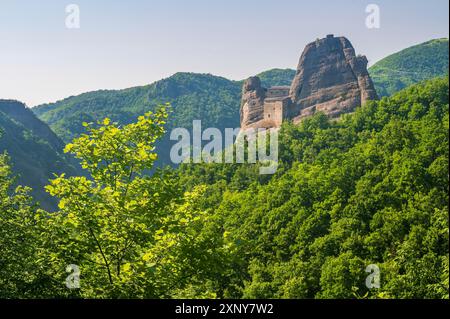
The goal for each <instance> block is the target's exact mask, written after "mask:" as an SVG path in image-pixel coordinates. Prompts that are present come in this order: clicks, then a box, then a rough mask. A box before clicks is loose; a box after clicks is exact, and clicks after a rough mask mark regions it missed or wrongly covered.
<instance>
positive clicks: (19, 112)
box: [0, 100, 76, 209]
mask: <svg viewBox="0 0 450 319" xmlns="http://www.w3.org/2000/svg"><path fill="white" fill-rule="evenodd" d="M63 149H64V143H63V142H62V141H61V140H60V139H59V138H58V137H57V136H56V135H55V133H53V132H52V130H51V129H50V128H49V127H48V126H47V125H46V124H45V123H43V122H42V121H40V120H39V119H38V118H36V116H35V115H34V114H33V112H32V111H31V110H29V109H27V108H26V107H25V105H24V104H22V103H20V102H17V101H12V100H0V152H1V153H4V152H7V153H8V155H9V157H10V158H11V162H12V168H13V172H14V173H15V174H16V176H17V177H18V178H17V184H20V185H25V186H29V187H31V188H32V189H33V191H32V195H33V196H34V198H35V199H36V200H38V201H39V202H41V204H42V205H43V207H45V208H47V209H55V208H56V201H55V199H52V198H51V197H50V196H48V194H47V193H46V192H45V190H44V186H45V185H47V184H48V181H49V179H51V178H53V174H54V173H58V174H60V173H62V172H66V173H67V174H69V175H73V174H76V168H75V167H76V164H75V163H74V162H73V161H71V160H70V159H69V158H68V157H67V156H66V155H64V153H63Z"/></svg>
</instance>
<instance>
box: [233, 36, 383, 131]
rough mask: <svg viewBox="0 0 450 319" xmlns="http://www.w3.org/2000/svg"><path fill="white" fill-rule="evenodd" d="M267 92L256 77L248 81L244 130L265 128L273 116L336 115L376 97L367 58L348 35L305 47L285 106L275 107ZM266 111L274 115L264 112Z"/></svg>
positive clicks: (244, 94) (244, 110)
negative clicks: (356, 51) (359, 51)
mask: <svg viewBox="0 0 450 319" xmlns="http://www.w3.org/2000/svg"><path fill="white" fill-rule="evenodd" d="M266 91H267V90H266V89H264V88H262V87H261V83H260V81H259V79H258V78H257V77H252V78H250V79H248V80H247V81H245V83H244V87H243V92H242V104H241V127H242V128H243V129H245V128H246V127H266V126H267V122H268V121H267V120H268V117H270V116H272V117H273V116H274V115H275V116H281V117H282V118H283V119H291V120H293V121H294V122H298V121H300V120H301V119H302V118H304V117H307V116H311V115H312V114H314V113H316V112H319V111H321V112H324V113H325V114H327V115H329V116H330V117H337V116H339V115H340V114H342V113H348V112H352V111H353V110H354V109H355V108H356V107H357V106H360V105H363V104H364V103H365V102H366V101H368V100H374V99H377V94H376V91H375V88H374V85H373V83H372V80H371V79H370V76H369V73H368V72H367V58H366V57H365V56H356V54H355V50H354V48H353V46H352V44H351V43H350V41H349V40H347V39H346V38H345V37H334V36H333V35H328V36H327V37H326V38H324V39H318V40H316V41H314V42H312V43H310V44H308V45H307V46H306V47H305V49H304V51H303V53H302V55H301V57H300V61H299V63H298V67H297V71H296V75H295V77H294V79H293V81H292V84H291V87H290V90H289V96H288V97H289V100H288V101H287V103H286V99H284V106H283V108H281V107H280V109H279V110H278V109H276V105H274V104H273V101H272V100H273V99H269V98H267V99H266V98H265V94H264V93H265V92H266ZM269 91H270V89H269ZM269 100H271V101H269ZM271 102H272V104H270V103H271ZM272 105H274V107H275V108H274V107H272ZM265 106H266V107H265ZM269 106H270V107H269ZM265 110H266V112H267V111H270V112H271V114H264V112H265ZM277 112H279V114H278V113H277Z"/></svg>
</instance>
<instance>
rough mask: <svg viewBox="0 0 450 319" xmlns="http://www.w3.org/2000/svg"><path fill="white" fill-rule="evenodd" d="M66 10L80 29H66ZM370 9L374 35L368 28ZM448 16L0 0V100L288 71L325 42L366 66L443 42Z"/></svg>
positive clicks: (408, 4) (164, 1)
mask: <svg viewBox="0 0 450 319" xmlns="http://www.w3.org/2000/svg"><path fill="white" fill-rule="evenodd" d="M69 4H76V5H77V6H78V8H79V10H80V15H79V22H80V23H79V28H67V26H66V20H67V17H68V15H70V13H66V6H67V5H69ZM369 4H376V5H378V7H379V9H380V15H379V17H380V19H379V21H380V25H379V28H367V26H366V18H367V16H368V15H369V14H370V13H366V7H367V5H369ZM448 10H449V2H448V0H426V1H425V0H421V1H419V0H378V1H376V0H339V1H337V0H312V1H311V0H309V1H303V0H189V1H187V0H153V1H152V0H149V1H144V0H141V1H139V0H126V1H125V0H123V1H117V0H97V1H94V0H68V1H64V0H40V1H26V0H0V98H3V99H16V100H20V101H22V102H24V103H26V104H27V105H28V106H30V107H32V106H35V105H39V104H42V103H49V102H55V101H57V100H60V99H63V98H66V97H68V96H71V95H77V94H80V93H83V92H88V91H94V90H99V89H122V88H128V87H132V86H138V85H145V84H150V83H152V82H154V81H157V80H160V79H162V78H165V77H168V76H170V75H172V74H174V73H176V72H197V73H211V74H214V75H219V76H223V77H226V78H229V79H233V80H241V79H245V78H247V77H249V76H252V75H255V74H257V73H260V72H262V71H265V70H268V69H272V68H293V69H295V68H296V66H297V63H298V59H299V57H300V54H301V52H302V51H303V48H304V47H305V45H306V44H308V43H309V42H312V41H314V40H315V39H317V38H323V37H325V36H326V35H327V34H334V35H335V36H345V37H347V38H348V39H349V40H350V41H351V42H352V44H353V46H354V47H355V50H356V53H357V54H363V55H366V56H367V58H368V60H369V65H371V64H373V63H375V62H376V61H378V60H380V59H382V58H383V57H385V56H387V55H389V54H392V53H394V52H397V51H399V50H401V49H404V48H406V47H409V46H411V45H414V44H418V43H421V42H425V41H427V40H430V39H434V38H442V37H446V38H448V34H449V27H448V25H449V16H448ZM69 18H70V17H69ZM70 21H73V20H70Z"/></svg>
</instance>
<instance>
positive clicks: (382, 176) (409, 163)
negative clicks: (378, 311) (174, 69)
mask: <svg viewBox="0 0 450 319" xmlns="http://www.w3.org/2000/svg"><path fill="white" fill-rule="evenodd" d="M448 103H449V99H448V78H445V79H436V80H432V81H429V82H425V83H423V84H420V85H415V86H412V87H410V88H408V89H405V90H403V91H401V92H400V93H398V94H396V95H394V96H393V97H392V98H388V99H386V98H384V99H382V100H381V101H377V102H370V103H368V105H366V106H364V107H362V108H360V109H358V110H357V111H356V113H355V114H351V115H346V116H344V117H343V118H342V120H340V121H337V122H331V121H329V120H328V119H327V118H326V117H325V116H324V115H321V114H318V115H316V116H314V117H312V118H309V119H306V120H304V121H303V122H302V123H301V124H300V125H298V126H296V125H292V124H289V123H286V124H285V125H284V126H283V127H282V131H281V137H280V148H281V150H280V159H281V161H282V162H281V163H280V166H279V168H278V171H277V173H276V174H275V175H274V176H272V177H271V178H268V177H267V176H264V175H258V169H257V167H255V166H252V165H250V166H246V165H237V164H236V165H235V166H230V165H218V164H204V165H188V164H186V165H182V166H181V167H180V169H179V173H180V178H181V179H182V181H183V182H182V184H183V185H188V189H189V188H190V187H192V186H194V185H199V184H206V185H208V186H207V189H206V194H207V196H204V197H203V198H202V207H203V208H204V209H205V210H207V211H208V212H209V214H211V217H210V220H211V223H214V224H216V226H217V227H218V229H220V231H221V232H222V234H223V241H224V244H225V245H226V247H227V251H228V253H229V255H228V257H229V259H225V260H224V261H223V264H222V265H221V266H220V267H219V269H218V271H217V276H218V278H212V279H210V280H208V281H205V284H204V286H202V287H200V288H198V290H196V291H197V292H200V291H202V290H204V289H212V290H213V291H215V292H219V294H220V296H223V297H245V298H353V297H357V298H363V297H370V298H373V297H382V298H448V287H449V286H448V285H449V282H448V278H449V264H448V261H449V259H448V253H449V251H448V244H449V241H448V226H449V225H448V187H449V184H448V182H449V181H448V160H449V158H448V155H449V154H448V147H449V144H448V129H449V117H448V115H449V114H448V110H449V104H448ZM209 231H210V229H207V230H205V232H209ZM372 264H374V265H376V266H377V267H379V269H380V274H381V287H380V289H372V290H370V291H369V290H368V289H367V287H366V286H365V278H366V277H367V276H368V273H366V272H365V269H366V267H367V266H369V265H372ZM210 287H213V288H210Z"/></svg>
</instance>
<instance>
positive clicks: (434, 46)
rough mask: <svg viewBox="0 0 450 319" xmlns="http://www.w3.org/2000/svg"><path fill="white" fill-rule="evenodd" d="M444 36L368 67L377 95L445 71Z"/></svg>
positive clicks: (399, 88)
mask: <svg viewBox="0 0 450 319" xmlns="http://www.w3.org/2000/svg"><path fill="white" fill-rule="evenodd" d="M448 59H449V54H448V39H446V38H442V39H434V40H430V41H427V42H424V43H421V44H417V45H414V46H412V47H409V48H406V49H404V50H401V51H399V52H397V53H394V54H391V55H389V56H387V57H386V58H384V59H382V60H380V61H378V62H377V63H375V64H374V65H372V66H371V67H370V68H369V73H370V76H371V77H372V81H373V82H374V84H375V88H376V90H377V93H378V95H379V96H390V95H392V94H394V93H395V92H397V91H400V90H401V89H403V88H405V87H407V86H409V85H412V84H415V83H418V82H421V81H423V80H427V79H431V78H434V77H438V76H445V75H447V74H448V66H449V65H448Z"/></svg>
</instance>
